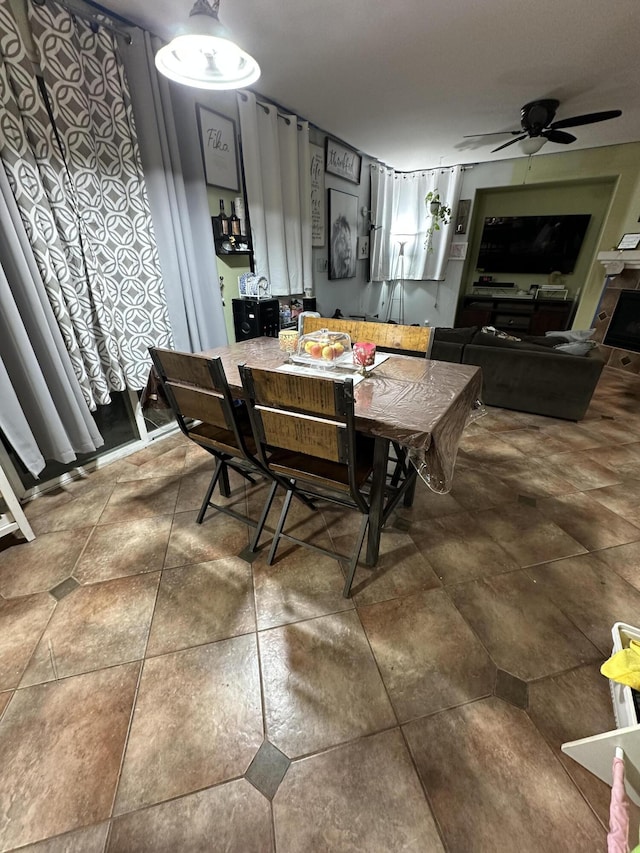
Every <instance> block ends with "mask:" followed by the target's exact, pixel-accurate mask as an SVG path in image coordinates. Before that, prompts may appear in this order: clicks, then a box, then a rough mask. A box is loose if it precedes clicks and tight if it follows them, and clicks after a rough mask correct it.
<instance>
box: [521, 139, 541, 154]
mask: <svg viewBox="0 0 640 853" xmlns="http://www.w3.org/2000/svg"><path fill="white" fill-rule="evenodd" d="M546 144H547V139H546V137H545V136H530V137H528V138H527V139H523V140H522V142H521V143H520V145H521V147H522V150H523V151H524V153H525V154H536V153H537V152H538V151H539V150H540V149H541V148H542V146H543V145H546Z"/></svg>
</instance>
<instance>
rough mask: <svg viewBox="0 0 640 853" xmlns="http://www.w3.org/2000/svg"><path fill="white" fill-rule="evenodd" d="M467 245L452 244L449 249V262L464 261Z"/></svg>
mask: <svg viewBox="0 0 640 853" xmlns="http://www.w3.org/2000/svg"><path fill="white" fill-rule="evenodd" d="M468 245H469V244H468V243H452V244H451V248H450V249H449V260H451V261H464V260H465V259H466V257H467V246H468Z"/></svg>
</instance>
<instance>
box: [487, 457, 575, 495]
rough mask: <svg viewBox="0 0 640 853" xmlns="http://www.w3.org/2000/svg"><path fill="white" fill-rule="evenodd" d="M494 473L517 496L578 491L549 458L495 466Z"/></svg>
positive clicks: (533, 458)
mask: <svg viewBox="0 0 640 853" xmlns="http://www.w3.org/2000/svg"><path fill="white" fill-rule="evenodd" d="M493 473H494V474H496V475H497V476H499V477H500V478H501V479H502V481H503V482H504V483H506V484H508V485H509V486H510V488H511V489H512V490H513V492H514V493H515V494H516V495H532V496H534V497H537V496H542V497H545V496H547V495H568V494H570V493H571V492H575V491H576V486H575V485H574V484H573V483H571V482H570V481H569V480H568V479H567V478H566V477H564V472H563V471H562V469H561V468H558V466H557V465H554V464H553V462H551V461H550V460H549V458H548V457H545V456H543V457H534V456H529V457H527V458H526V459H523V460H517V461H514V462H509V463H508V464H500V465H496V466H494V469H493Z"/></svg>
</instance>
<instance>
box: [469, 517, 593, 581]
mask: <svg viewBox="0 0 640 853" xmlns="http://www.w3.org/2000/svg"><path fill="white" fill-rule="evenodd" d="M474 518H475V520H476V521H477V522H478V524H480V526H481V527H483V528H484V529H485V530H486V532H487V533H488V534H489V535H490V536H491V537H492V539H494V540H495V541H496V542H497V543H498V544H499V545H500V546H501V547H502V548H503V549H504V550H505V551H506V552H507V553H508V554H510V555H511V556H512V557H513V559H514V560H516V562H517V563H518V564H519V565H520V566H531V565H535V564H536V563H548V562H549V561H550V560H559V559H560V558H561V557H571V556H574V555H575V554H583V553H585V551H586V550H587V549H586V548H585V547H584V546H583V545H581V544H580V543H579V542H577V541H576V540H575V539H573V538H572V537H571V536H570V535H569V534H568V533H565V531H564V530H563V529H562V528H561V527H560V526H559V525H558V524H555V523H554V522H553V521H551V520H549V519H547V518H545V516H544V515H543V514H542V513H541V512H540V511H539V510H538V509H536V508H535V507H530V506H526V505H524V504H511V505H509V506H504V507H501V508H500V509H494V510H486V511H483V512H478V513H476V514H475V515H474Z"/></svg>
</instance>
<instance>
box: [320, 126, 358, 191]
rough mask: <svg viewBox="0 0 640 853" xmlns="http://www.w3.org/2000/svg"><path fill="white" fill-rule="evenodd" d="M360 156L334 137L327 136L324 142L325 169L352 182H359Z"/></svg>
mask: <svg viewBox="0 0 640 853" xmlns="http://www.w3.org/2000/svg"><path fill="white" fill-rule="evenodd" d="M361 166H362V157H361V156H360V155H359V154H358V152H357V151H354V150H353V148H347V146H346V145H342V143H340V142H336V141H335V139H330V138H329V137H328V136H327V139H326V142H325V166H324V168H325V171H326V172H329V173H330V174H331V175H338V177H340V178H345V179H346V180H347V181H351V182H352V183H354V184H359V183H360V168H361Z"/></svg>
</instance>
